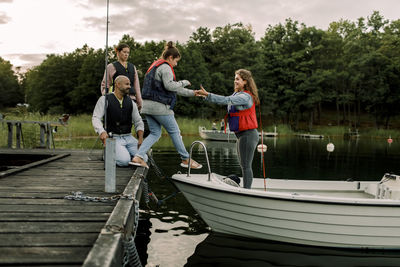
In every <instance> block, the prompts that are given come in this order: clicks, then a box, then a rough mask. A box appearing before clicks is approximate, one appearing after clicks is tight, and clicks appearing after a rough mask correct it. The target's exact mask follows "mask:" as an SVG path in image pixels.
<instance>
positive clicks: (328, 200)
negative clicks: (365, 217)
mask: <svg viewBox="0 0 400 267" xmlns="http://www.w3.org/2000/svg"><path fill="white" fill-rule="evenodd" d="M177 175H186V174H174V175H173V176H172V177H171V178H170V179H171V180H172V181H173V182H178V183H182V184H188V185H191V186H195V187H199V188H204V189H207V190H212V191H217V192H224V193H228V194H235V195H243V196H250V197H254V198H261V199H275V200H280V201H296V202H306V203H310V202H311V203H318V204H325V205H327V204H329V205H346V206H354V205H357V206H375V207H382V206H384V207H397V206H400V201H399V200H392V199H375V198H373V199H362V198H341V200H340V201H339V198H337V197H336V198H335V197H325V198H324V199H321V197H319V198H316V197H315V196H310V195H301V194H296V195H283V194H281V193H279V192H270V191H256V190H253V191H250V190H249V191H247V190H248V189H246V190H244V188H241V187H240V188H239V189H242V190H241V191H234V190H229V189H230V188H228V187H222V186H220V185H218V184H217V183H212V185H214V186H218V187H212V186H211V184H210V186H207V185H205V184H201V183H196V182H193V181H188V180H187V179H182V178H180V179H179V178H178V177H177ZM203 175H204V176H207V174H203ZM377 183H378V182H377ZM227 186H228V185H227ZM232 189H236V190H237V189H238V187H232ZM246 191H247V192H246ZM260 193H261V194H262V195H261V194H260ZM346 200H347V202H345V201H346ZM349 201H351V202H349ZM378 201H379V202H378ZM373 202H375V203H373Z"/></svg>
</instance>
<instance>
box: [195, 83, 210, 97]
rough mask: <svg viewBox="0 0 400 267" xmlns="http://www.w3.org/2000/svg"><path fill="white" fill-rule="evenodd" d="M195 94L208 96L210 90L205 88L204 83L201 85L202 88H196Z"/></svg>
mask: <svg viewBox="0 0 400 267" xmlns="http://www.w3.org/2000/svg"><path fill="white" fill-rule="evenodd" d="M194 95H195V96H201V97H207V96H208V92H207V91H206V89H204V87H203V86H202V85H200V90H194Z"/></svg>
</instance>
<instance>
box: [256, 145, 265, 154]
mask: <svg viewBox="0 0 400 267" xmlns="http://www.w3.org/2000/svg"><path fill="white" fill-rule="evenodd" d="M257 151H258V152H266V151H267V145H264V144H259V145H258V146H257Z"/></svg>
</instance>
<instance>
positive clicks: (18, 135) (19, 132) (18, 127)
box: [15, 122, 22, 148]
mask: <svg viewBox="0 0 400 267" xmlns="http://www.w3.org/2000/svg"><path fill="white" fill-rule="evenodd" d="M15 131H16V138H17V143H16V147H17V148H21V135H22V129H21V123H20V122H17V123H16V124H15Z"/></svg>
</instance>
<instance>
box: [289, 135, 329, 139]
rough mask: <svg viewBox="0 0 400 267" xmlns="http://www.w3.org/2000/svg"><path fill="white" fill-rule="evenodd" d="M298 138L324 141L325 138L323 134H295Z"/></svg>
mask: <svg viewBox="0 0 400 267" xmlns="http://www.w3.org/2000/svg"><path fill="white" fill-rule="evenodd" d="M295 136H297V137H301V138H309V139H322V138H324V136H323V135H322V134H295Z"/></svg>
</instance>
